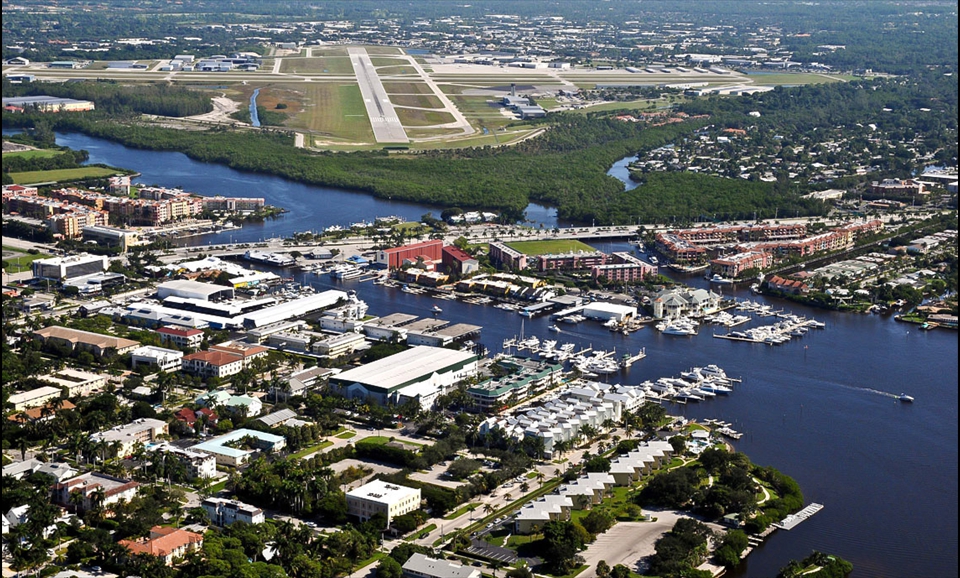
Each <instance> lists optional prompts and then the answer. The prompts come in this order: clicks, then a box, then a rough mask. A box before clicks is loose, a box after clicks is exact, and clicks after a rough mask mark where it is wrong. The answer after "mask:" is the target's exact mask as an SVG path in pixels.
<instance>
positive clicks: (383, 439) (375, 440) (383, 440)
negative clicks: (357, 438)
mask: <svg viewBox="0 0 960 578" xmlns="http://www.w3.org/2000/svg"><path fill="white" fill-rule="evenodd" d="M363 443H365V444H371V445H378V446H382V445H384V444H388V443H390V438H388V437H387V436H370V437H368V438H363Z"/></svg>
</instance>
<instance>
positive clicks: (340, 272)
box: [330, 264, 363, 280]
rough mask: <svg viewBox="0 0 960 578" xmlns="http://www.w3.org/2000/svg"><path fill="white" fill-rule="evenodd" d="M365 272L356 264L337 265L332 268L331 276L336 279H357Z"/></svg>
mask: <svg viewBox="0 0 960 578" xmlns="http://www.w3.org/2000/svg"><path fill="white" fill-rule="evenodd" d="M362 274H363V270H362V269H360V267H357V266H356V265H349V264H343V265H337V266H336V267H334V268H333V269H331V270H330V276H331V277H332V278H334V279H340V280H343V279H355V278H357V277H359V276H360V275H362Z"/></svg>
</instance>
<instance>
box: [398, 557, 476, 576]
mask: <svg viewBox="0 0 960 578" xmlns="http://www.w3.org/2000/svg"><path fill="white" fill-rule="evenodd" d="M403 575H404V576H407V577H411V578H480V570H479V569H478V568H472V567H470V566H464V565H462V564H458V563H456V562H452V561H450V560H437V559H435V558H430V557H429V556H427V555H425V554H421V553H419V552H415V553H414V554H413V555H412V556H410V558H408V559H407V561H406V562H404V564H403Z"/></svg>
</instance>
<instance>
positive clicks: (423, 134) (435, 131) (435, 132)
mask: <svg viewBox="0 0 960 578" xmlns="http://www.w3.org/2000/svg"><path fill="white" fill-rule="evenodd" d="M405 131H406V133H407V136H408V137H410V138H427V137H431V136H447V135H449V136H454V135H458V134H463V131H461V130H460V129H456V128H407V129H405Z"/></svg>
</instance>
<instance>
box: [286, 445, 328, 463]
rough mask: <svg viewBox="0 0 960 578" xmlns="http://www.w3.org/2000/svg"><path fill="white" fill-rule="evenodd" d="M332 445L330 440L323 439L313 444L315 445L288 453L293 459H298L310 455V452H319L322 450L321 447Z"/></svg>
mask: <svg viewBox="0 0 960 578" xmlns="http://www.w3.org/2000/svg"><path fill="white" fill-rule="evenodd" d="M332 445H333V442H332V441H330V440H323V441H322V442H320V443H318V444H317V445H315V446H311V447H309V448H303V449H302V450H300V451H299V452H297V453H295V454H290V457H291V458H293V459H295V460H299V459H300V458H302V457H303V456H306V455H310V454H312V453H314V452H319V451H320V450H322V449H323V448H328V447H330V446H332Z"/></svg>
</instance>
